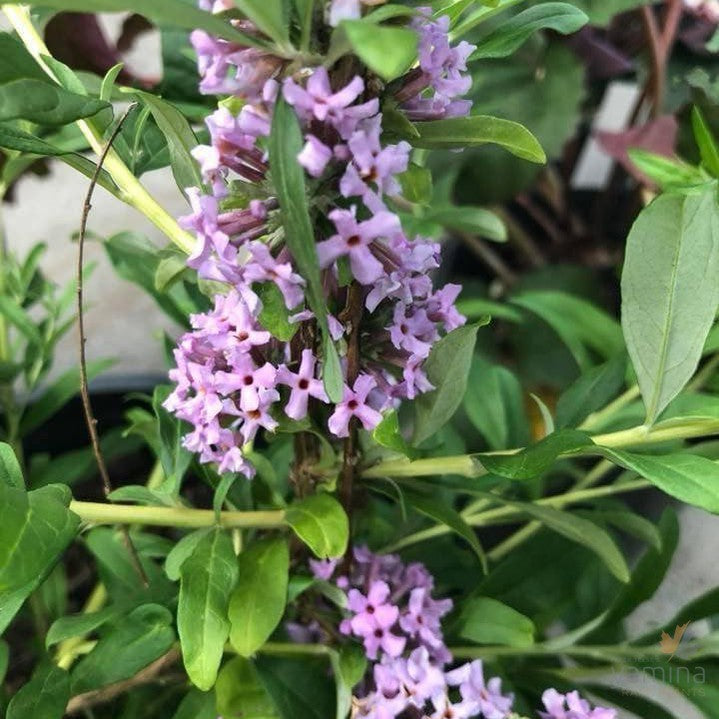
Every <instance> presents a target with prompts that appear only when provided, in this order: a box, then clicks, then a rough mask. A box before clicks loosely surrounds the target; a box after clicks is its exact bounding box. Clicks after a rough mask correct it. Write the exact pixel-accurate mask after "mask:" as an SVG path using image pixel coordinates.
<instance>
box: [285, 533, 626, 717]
mask: <svg viewBox="0 0 719 719" xmlns="http://www.w3.org/2000/svg"><path fill="white" fill-rule="evenodd" d="M310 566H311V568H312V571H313V573H314V575H315V577H316V578H317V579H320V580H323V581H332V580H333V581H334V583H335V584H336V586H337V587H338V588H339V589H341V590H342V591H343V592H344V593H345V594H346V598H347V616H345V617H344V618H343V619H342V621H341V622H340V625H339V631H340V633H341V634H343V635H345V636H349V637H354V638H356V639H358V640H360V641H361V642H362V644H363V646H364V650H365V653H366V655H367V658H368V659H369V660H370V669H369V671H368V677H367V679H366V680H365V681H364V682H362V683H361V684H360V687H359V691H358V694H360V696H359V697H357V698H356V699H355V701H354V711H353V714H352V716H353V718H355V719H358V718H359V717H363V718H364V719H395V717H400V716H402V717H404V716H415V715H418V716H419V715H420V714H421V715H422V716H423V717H424V718H425V719H472V718H476V717H484V719H509V717H510V716H511V712H512V704H513V697H512V695H509V694H503V693H502V683H501V680H500V679H499V678H498V677H492V678H490V679H489V680H486V679H485V675H484V667H483V664H482V662H481V661H480V660H475V661H472V662H469V663H466V664H463V665H461V666H459V667H456V668H454V669H449V670H448V669H447V666H448V665H449V664H450V663H451V662H452V655H451V653H450V651H449V650H448V648H447V646H446V644H445V642H444V637H443V634H442V626H441V621H442V618H443V617H444V616H445V615H446V614H447V613H448V612H449V611H450V610H451V608H452V601H451V600H450V599H439V600H438V599H434V598H433V597H432V591H433V589H434V579H433V577H432V575H431V574H430V573H429V572H428V571H427V568H426V567H425V566H424V565H423V564H420V563H412V564H404V563H403V562H402V560H401V559H400V558H399V557H398V556H397V555H392V554H388V555H381V556H380V555H376V554H373V553H372V552H370V551H369V550H368V549H367V548H366V547H355V548H354V550H353V562H352V564H351V568H350V571H349V574H346V573H341V572H338V567H339V564H338V561H337V560H328V561H313V560H311V561H310ZM295 634H296V633H295ZM542 699H543V703H544V708H545V711H543V712H540V714H539V715H540V717H541V719H616V711H615V710H613V709H603V708H595V709H592V707H591V706H590V705H589V703H588V702H586V701H585V700H583V699H582V698H581V697H580V696H579V694H578V693H577V692H571V693H569V694H567V695H562V694H559V693H558V692H557V691H556V690H554V689H549V690H547V691H546V692H545V693H544V695H543V697H542ZM408 711H409V713H407V714H405V712H408ZM412 712H414V713H412Z"/></svg>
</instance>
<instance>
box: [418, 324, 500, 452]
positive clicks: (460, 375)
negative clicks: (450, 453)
mask: <svg viewBox="0 0 719 719" xmlns="http://www.w3.org/2000/svg"><path fill="white" fill-rule="evenodd" d="M488 321H489V320H487V321H485V322H483V323H475V324H471V325H465V326H464V327H458V328H457V329H456V330H453V331H452V332H450V333H449V334H448V335H446V336H445V337H443V338H442V339H441V340H440V341H439V342H437V343H436V344H435V345H434V346H433V347H432V351H431V352H430V354H429V357H428V358H427V361H426V362H425V364H424V371H425V372H426V373H427V378H428V379H429V381H430V382H431V383H432V385H433V386H434V390H432V391H431V392H428V393H427V394H423V395H421V396H420V397H419V398H417V400H415V403H414V407H415V425H414V435H413V437H412V444H413V445H415V446H417V445H418V444H420V443H422V442H423V441H424V440H426V439H428V438H429V437H431V436H432V435H433V434H435V432H437V431H438V430H439V429H441V428H442V427H444V425H445V424H446V423H447V422H449V420H450V419H452V416H453V415H454V413H455V412H456V411H457V408H458V407H459V405H460V404H461V403H462V398H463V397H464V393H465V390H466V389H467V378H468V376H469V370H470V367H471V365H472V357H473V355H474V345H475V343H476V341H477V330H478V329H479V328H480V327H481V326H482V325H483V324H484V325H486V324H487V322H488Z"/></svg>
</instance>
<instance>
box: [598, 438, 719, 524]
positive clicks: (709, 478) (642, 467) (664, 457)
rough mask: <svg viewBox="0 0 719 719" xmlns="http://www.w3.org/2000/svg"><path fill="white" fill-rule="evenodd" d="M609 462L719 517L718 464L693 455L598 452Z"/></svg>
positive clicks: (605, 450)
mask: <svg viewBox="0 0 719 719" xmlns="http://www.w3.org/2000/svg"><path fill="white" fill-rule="evenodd" d="M598 449H599V451H600V452H601V453H602V454H603V455H604V456H605V457H606V458H607V459H609V460H611V461H612V462H614V463H615V464H618V465H619V466H621V467H624V468H625V469H630V470H633V471H634V472H637V474H640V475H641V476H642V477H644V478H645V479H648V480H649V481H650V482H653V483H654V484H656V485H657V487H659V489H661V490H662V491H663V492H666V493H667V494H669V495H671V496H672V497H676V498H677V499H679V500H681V501H682V502H686V503H687V504H693V505H694V506H695V507H700V508H701V509H705V510H706V511H707V512H712V513H714V514H719V464H717V463H716V462H714V461H712V460H710V459H707V458H706V457H699V456H698V455H694V454H658V455H645V454H635V453H634V452H625V451H624V450H619V449H609V448H607V447H600V448H598Z"/></svg>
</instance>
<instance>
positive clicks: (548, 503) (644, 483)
mask: <svg viewBox="0 0 719 719" xmlns="http://www.w3.org/2000/svg"><path fill="white" fill-rule="evenodd" d="M652 486H653V485H652V483H651V482H649V481H648V480H646V479H637V480H634V481H633V482H624V483H622V484H610V485H607V486H605V487H595V488H593V489H582V490H578V491H576V492H567V494H560V495H557V496H556V497H543V498H542V499H538V500H536V501H535V502H534V504H538V505H542V506H545V507H556V508H558V509H561V508H562V507H565V506H566V505H569V504H578V503H580V502H585V501H587V500H591V499H598V498H600V497H608V496H611V495H615V494H622V493H624V492H636V491H638V490H640V489H647V488H649V487H652ZM498 500H501V498H499V497H498ZM518 516H522V512H521V510H519V509H516V508H515V507H496V508H495V509H489V510H487V511H485V512H479V513H478V514H474V515H470V516H465V517H464V520H465V522H467V524H469V525H470V526H471V527H486V526H487V525H490V524H501V523H503V522H508V521H513V520H514V518H516V517H518ZM451 531H452V530H451V529H450V528H449V527H447V526H445V525H444V524H436V525H434V526H432V527H427V529H423V530H421V531H419V532H415V533H414V534H410V535H408V536H406V537H403V538H402V539H400V540H399V541H398V542H395V544H393V545H391V546H389V547H385V548H384V549H383V550H382V552H396V551H397V550H399V549H403V548H404V547H409V546H411V545H413V544H417V543H418V542H423V541H425V540H427V539H434V538H435V537H441V536H443V535H445V534H449V533H450V532H451Z"/></svg>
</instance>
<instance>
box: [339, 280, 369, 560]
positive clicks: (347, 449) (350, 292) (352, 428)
mask: <svg viewBox="0 0 719 719" xmlns="http://www.w3.org/2000/svg"><path fill="white" fill-rule="evenodd" d="M363 309H364V297H363V294H362V286H361V285H360V284H359V283H358V282H356V281H353V282H352V284H351V285H350V286H349V288H348V289H347V304H346V307H345V309H344V310H343V312H342V314H341V316H340V319H341V320H343V321H344V322H346V323H348V324H349V328H350V331H349V337H348V340H347V384H348V385H349V386H350V387H354V383H355V381H356V379H357V377H358V376H359V369H360V322H361V320H362V310H363ZM357 434H358V427H357V419H356V417H352V419H351V420H350V424H349V436H348V437H347V439H345V442H344V455H343V458H342V475H341V480H340V493H341V498H342V504H343V505H344V508H345V511H346V512H347V516H348V517H350V518H351V516H352V515H351V512H352V496H353V491H354V481H355V474H356V472H357V461H358V457H357ZM348 551H349V550H348Z"/></svg>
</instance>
